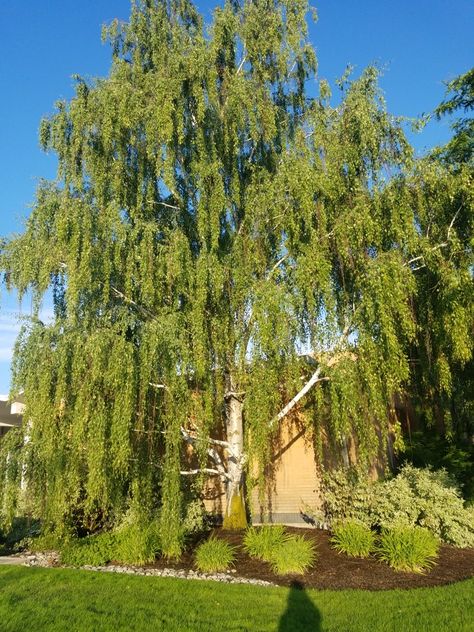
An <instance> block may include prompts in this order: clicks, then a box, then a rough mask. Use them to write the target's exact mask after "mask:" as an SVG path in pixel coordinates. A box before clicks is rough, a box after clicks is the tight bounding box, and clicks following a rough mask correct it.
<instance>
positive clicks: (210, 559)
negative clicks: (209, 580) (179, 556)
mask: <svg viewBox="0 0 474 632" xmlns="http://www.w3.org/2000/svg"><path fill="white" fill-rule="evenodd" d="M234 551H235V547H233V546H231V545H230V544H229V543H228V542H226V541H225V540H221V539H219V538H215V537H211V538H209V540H206V541H205V542H203V543H202V544H200V545H199V546H198V547H197V549H196V555H195V558H196V567H197V568H198V570H200V571H202V572H203V573H216V572H219V571H226V570H228V568H229V567H230V566H231V565H232V563H233V561H234V559H235V552H234Z"/></svg>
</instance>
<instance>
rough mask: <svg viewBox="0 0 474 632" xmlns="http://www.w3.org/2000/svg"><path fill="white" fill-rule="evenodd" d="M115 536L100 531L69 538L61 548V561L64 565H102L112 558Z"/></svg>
mask: <svg viewBox="0 0 474 632" xmlns="http://www.w3.org/2000/svg"><path fill="white" fill-rule="evenodd" d="M116 550H117V538H116V537H115V535H114V534H113V533H101V534H98V535H93V536H88V537H85V538H80V539H79V538H77V539H73V540H70V541H69V542H67V543H66V544H64V546H63V547H62V549H61V563H62V564H65V565H66V566H85V565H89V564H90V565H91V566H104V565H105V564H107V562H110V560H111V559H113V556H114V553H115V551H116Z"/></svg>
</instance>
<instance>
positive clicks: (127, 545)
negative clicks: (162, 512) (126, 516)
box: [111, 521, 160, 564]
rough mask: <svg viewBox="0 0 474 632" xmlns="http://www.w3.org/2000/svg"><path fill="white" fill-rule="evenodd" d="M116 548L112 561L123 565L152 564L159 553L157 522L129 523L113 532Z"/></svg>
mask: <svg viewBox="0 0 474 632" xmlns="http://www.w3.org/2000/svg"><path fill="white" fill-rule="evenodd" d="M114 535H115V542H116V546H115V549H114V550H113V551H112V557H111V559H112V560H115V561H117V562H122V563H125V564H147V563H150V562H153V561H154V560H155V558H156V556H157V554H158V553H159V551H160V534H159V527H158V522H156V521H151V522H148V523H147V522H145V523H144V524H139V523H131V524H128V525H125V526H123V527H121V528H119V529H117V530H116V531H115V532H114Z"/></svg>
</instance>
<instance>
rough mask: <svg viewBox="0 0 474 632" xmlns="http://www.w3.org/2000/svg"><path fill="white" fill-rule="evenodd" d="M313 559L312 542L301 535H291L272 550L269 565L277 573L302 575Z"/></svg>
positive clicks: (313, 549)
mask: <svg viewBox="0 0 474 632" xmlns="http://www.w3.org/2000/svg"><path fill="white" fill-rule="evenodd" d="M315 559H316V549H315V546H314V544H313V543H312V542H310V541H309V540H306V538H304V537H303V536H301V535H292V536H288V537H287V538H285V541H284V542H282V543H281V544H280V545H279V546H278V547H277V548H276V549H275V550H274V551H273V554H272V558H271V565H272V569H273V572H274V573H276V574H277V575H288V574H297V575H302V574H303V573H305V572H306V571H307V570H308V568H309V567H310V566H311V565H312V564H313V563H314V561H315Z"/></svg>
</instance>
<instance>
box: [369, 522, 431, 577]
mask: <svg viewBox="0 0 474 632" xmlns="http://www.w3.org/2000/svg"><path fill="white" fill-rule="evenodd" d="M438 549H439V540H438V538H436V536H434V535H433V534H432V533H430V532H429V531H428V529H424V528H423V527H407V526H398V527H393V528H391V529H384V530H383V531H382V535H381V536H380V542H379V545H378V547H377V551H378V555H379V558H380V559H381V560H383V561H384V562H387V563H388V564H389V566H391V567H392V568H394V569H395V570H397V571H411V572H413V573H422V572H423V571H425V570H427V569H429V568H431V566H433V564H434V560H435V558H436V557H437V555H438Z"/></svg>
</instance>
